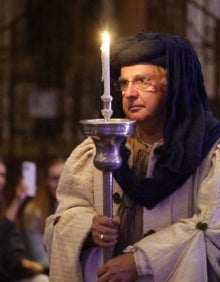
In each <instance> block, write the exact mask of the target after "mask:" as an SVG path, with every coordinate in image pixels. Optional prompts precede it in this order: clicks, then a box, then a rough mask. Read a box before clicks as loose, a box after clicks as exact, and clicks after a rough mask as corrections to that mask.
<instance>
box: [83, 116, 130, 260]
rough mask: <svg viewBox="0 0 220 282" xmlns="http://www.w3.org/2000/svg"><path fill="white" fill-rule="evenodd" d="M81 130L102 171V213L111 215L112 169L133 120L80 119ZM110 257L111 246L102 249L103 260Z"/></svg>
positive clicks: (117, 161) (116, 167) (95, 162)
mask: <svg viewBox="0 0 220 282" xmlns="http://www.w3.org/2000/svg"><path fill="white" fill-rule="evenodd" d="M80 127H81V132H82V133H83V134H84V135H86V136H90V137H91V138H92V140H93V141H94V143H95V147H96V155H95V158H94V165H95V167H96V168H97V169H99V170H101V171H102V172H103V213H104V215H106V216H108V217H110V218H111V217H112V216H113V201H112V194H113V171H114V170H116V169H118V168H119V167H120V166H121V163H122V159H121V156H120V146H121V143H122V141H123V140H124V139H125V137H127V136H129V135H132V134H133V132H134V128H135V121H131V120H128V119H111V120H110V121H106V120H104V119H88V120H81V121H80ZM111 257H112V248H105V249H103V259H104V262H106V261H107V260H109V259H110V258H111Z"/></svg>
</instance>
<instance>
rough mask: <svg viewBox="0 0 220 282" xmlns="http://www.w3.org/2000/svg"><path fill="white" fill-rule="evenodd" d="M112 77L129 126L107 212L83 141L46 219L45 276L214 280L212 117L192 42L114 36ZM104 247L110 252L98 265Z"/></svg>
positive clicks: (89, 147)
mask: <svg viewBox="0 0 220 282" xmlns="http://www.w3.org/2000/svg"><path fill="white" fill-rule="evenodd" d="M111 74H112V77H113V78H114V79H116V80H117V85H118V88H119V90H120V91H119V92H120V94H119V93H116V94H115V97H114V98H115V99H116V97H118V96H117V95H121V98H122V107H123V111H124V113H125V115H126V117H128V118H130V119H133V120H136V124H137V126H136V132H135V134H134V136H131V137H128V138H127V140H126V142H125V143H126V144H123V145H122V148H121V149H122V150H121V151H122V152H121V153H122V156H123V163H122V166H121V168H120V169H118V170H116V171H115V172H114V195H113V196H114V199H116V198H117V199H116V200H115V203H114V207H113V210H114V216H113V218H112V219H111V218H107V217H106V216H104V215H102V208H103V207H102V200H101V199H102V183H101V179H102V177H101V173H100V172H99V171H97V170H96V169H95V167H94V165H93V158H94V154H95V148H94V144H93V142H92V141H91V139H87V140H85V141H84V142H83V143H82V144H80V145H79V146H78V147H77V148H76V149H75V150H74V151H73V153H72V154H71V156H70V157H69V159H68V161H67V163H66V166H65V169H64V173H63V175H62V176H61V181H60V184H59V187H58V191H57V197H58V201H59V206H58V209H57V212H56V215H55V216H52V217H50V218H48V219H47V227H46V233H45V244H46V246H47V250H48V253H49V255H50V260H51V264H50V266H51V274H50V275H51V277H50V279H51V281H52V282H53V281H66V282H68V281H76V282H80V281H89V282H93V281H98V282H104V281H121V282H129V281H161V282H164V281H175V282H179V281H191V282H195V281H201V282H202V281H204V282H205V281H219V279H220V265H219V262H218V261H219V259H220V252H219V249H220V241H219V240H218V238H219V236H220V220H219V216H220V203H219V202H220V197H219V196H218V195H219V191H220V190H219V189H220V123H219V121H218V120H216V119H215V118H214V117H213V116H212V114H211V112H210V110H209V108H208V101H207V94H206V91H205V88H204V84H203V76H202V72H201V67H200V64H199V61H198V58H197V56H196V54H195V52H194V50H193V48H192V46H191V44H190V43H189V42H188V41H187V40H186V39H184V38H180V37H178V36H171V35H165V34H157V33H150V32H140V33H138V34H136V35H135V36H131V37H126V38H122V39H119V40H118V42H116V43H115V44H113V47H112V53H111ZM119 100H120V99H119ZM116 195H117V197H115V196H116ZM105 247H114V257H113V258H112V259H110V260H109V261H107V262H106V263H104V264H103V263H102V261H101V250H102V248H105ZM62 257H63V258H64V259H62ZM59 258H60V260H59Z"/></svg>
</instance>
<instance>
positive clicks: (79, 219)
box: [44, 138, 220, 282]
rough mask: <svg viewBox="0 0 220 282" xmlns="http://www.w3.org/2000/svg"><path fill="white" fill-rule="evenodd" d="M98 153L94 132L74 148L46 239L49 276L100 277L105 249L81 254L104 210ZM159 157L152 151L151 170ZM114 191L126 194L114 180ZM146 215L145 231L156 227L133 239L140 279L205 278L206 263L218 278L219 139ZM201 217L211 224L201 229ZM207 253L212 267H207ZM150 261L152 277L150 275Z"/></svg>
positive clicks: (68, 279) (69, 279) (190, 281)
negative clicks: (85, 255) (138, 256)
mask: <svg viewBox="0 0 220 282" xmlns="http://www.w3.org/2000/svg"><path fill="white" fill-rule="evenodd" d="M94 153H95V148H94V144H93V142H92V140H91V139H90V138H88V139H86V140H85V141H84V142H83V143H82V144H80V145H79V146H78V147H77V148H76V149H75V150H74V151H73V152H72V154H71V155H70V157H69V158H68V160H67V162H66V165H65V169H64V172H63V174H62V176H61V179H60V183H59V187H58V190H57V198H58V201H59V205H58V209H57V211H56V214H55V215H52V216H50V217H49V218H48V219H47V221H46V229H45V234H44V243H45V246H46V248H47V252H48V254H49V257H50V281H51V282H61V281H62V282H64V281H65V282H82V281H83V282H85V281H87V282H94V281H96V280H94V278H92V275H95V272H96V269H97V267H98V265H99V264H100V263H101V261H102V259H101V254H102V252H101V249H100V248H98V247H96V248H91V249H89V250H88V251H87V252H89V256H88V260H87V261H86V265H83V264H82V261H81V259H80V255H81V249H82V246H83V243H84V240H85V238H86V237H87V235H88V233H89V232H90V226H91V222H92V218H93V216H94V215H95V214H97V213H102V210H103V206H102V203H103V193H102V190H103V187H102V172H101V171H98V170H97V169H96V168H95V167H94V165H93V159H94ZM130 161H132V159H131V160H130ZM155 161H156V156H155V155H154V154H151V155H150V157H149V165H148V171H147V175H148V176H150V175H151V174H152V171H153V167H154V164H155ZM114 191H117V192H119V193H120V194H122V191H121V189H120V187H119V186H118V184H117V183H116V182H114ZM113 209H114V213H116V212H117V209H118V206H117V205H116V204H114V207H113ZM143 218H144V222H143V226H144V232H146V231H148V230H150V229H154V230H156V231H157V232H156V233H154V234H152V235H150V236H148V237H145V238H143V239H142V240H140V241H139V242H136V244H135V247H137V248H138V250H139V253H141V254H142V259H141V260H140V259H139V260H138V259H137V261H136V263H137V266H138V268H139V269H141V272H142V274H143V276H142V277H140V279H138V281H157V282H165V281H169V282H181V281H184V282H185V281H187V282H197V281H199V282H206V281H208V273H207V269H208V270H209V272H210V273H211V274H209V277H210V275H213V278H212V279H210V280H209V281H219V279H220V266H219V262H218V261H220V145H218V146H214V147H213V149H212V150H211V151H210V153H209V154H208V156H207V157H206V159H205V160H204V161H203V163H202V164H201V166H200V167H199V168H198V169H197V170H196V172H195V173H194V174H193V175H192V176H191V177H190V178H189V179H188V180H187V182H186V183H185V184H184V185H183V187H181V188H179V189H178V190H177V191H176V192H174V193H173V194H172V195H170V196H169V197H167V198H166V199H165V200H164V201H162V202H161V203H159V204H158V205H157V206H156V207H155V208H154V209H153V210H147V209H145V210H144V216H143ZM199 222H202V223H207V224H208V229H207V230H205V231H202V230H201V229H198V228H197V227H196V226H197V225H198V223H199ZM200 225H201V224H200ZM140 251H141V252H140ZM207 256H208V257H209V261H210V262H211V264H212V267H211V266H210V265H209V267H207ZM147 263H150V268H151V269H152V272H153V278H152V277H149V276H147V275H146V274H147V269H145V268H147V267H146V265H147ZM84 267H86V269H87V268H88V269H90V273H89V280H88V279H86V278H85V277H83V272H84ZM213 268H214V269H215V271H213ZM91 270H93V272H92V271H91ZM216 273H217V274H216ZM144 275H145V276H144ZM216 275H218V277H219V278H218V279H217V276H216Z"/></svg>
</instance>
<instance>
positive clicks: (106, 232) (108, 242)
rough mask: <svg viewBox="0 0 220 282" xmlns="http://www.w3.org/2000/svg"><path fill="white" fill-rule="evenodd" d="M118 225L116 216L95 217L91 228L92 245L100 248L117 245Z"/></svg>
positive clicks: (118, 221)
mask: <svg viewBox="0 0 220 282" xmlns="http://www.w3.org/2000/svg"><path fill="white" fill-rule="evenodd" d="M119 224H120V219H119V217H118V216H114V217H113V218H109V217H107V216H105V215H95V216H94V217H93V222H92V227H91V229H92V230H91V233H92V238H93V241H94V243H95V244H96V245H97V246H99V247H102V248H107V247H113V246H114V245H115V244H116V243H117V239H118V228H119Z"/></svg>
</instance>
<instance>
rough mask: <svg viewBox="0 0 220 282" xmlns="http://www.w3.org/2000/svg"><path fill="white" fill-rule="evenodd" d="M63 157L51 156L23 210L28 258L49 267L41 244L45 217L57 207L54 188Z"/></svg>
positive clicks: (55, 187)
mask: <svg viewBox="0 0 220 282" xmlns="http://www.w3.org/2000/svg"><path fill="white" fill-rule="evenodd" d="M64 163H65V159H64V158H63V157H53V158H51V159H50V160H49V161H48V164H47V165H46V168H45V175H44V177H43V183H42V185H40V186H39V188H38V189H37V194H36V196H35V197H33V198H32V199H30V200H29V202H28V203H27V205H26V206H25V207H24V210H23V215H22V218H23V228H24V230H23V231H24V238H25V242H26V245H27V248H28V250H29V255H30V258H31V259H33V260H36V261H38V262H39V263H41V264H42V265H43V266H44V269H45V271H46V272H47V271H48V270H49V269H48V268H49V262H48V255H47V253H46V252H45V249H44V246H43V232H44V227H45V219H46V218H47V217H48V216H49V215H51V214H53V213H54V212H55V210H56V208H57V200H56V189H57V185H58V182H59V179H60V176H61V173H62V171H63V168H64Z"/></svg>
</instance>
